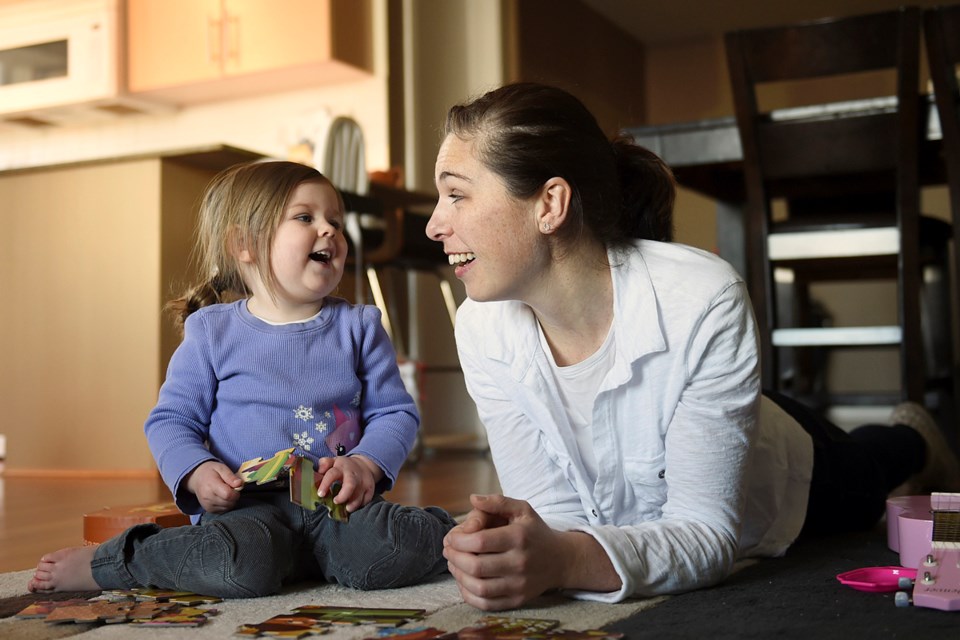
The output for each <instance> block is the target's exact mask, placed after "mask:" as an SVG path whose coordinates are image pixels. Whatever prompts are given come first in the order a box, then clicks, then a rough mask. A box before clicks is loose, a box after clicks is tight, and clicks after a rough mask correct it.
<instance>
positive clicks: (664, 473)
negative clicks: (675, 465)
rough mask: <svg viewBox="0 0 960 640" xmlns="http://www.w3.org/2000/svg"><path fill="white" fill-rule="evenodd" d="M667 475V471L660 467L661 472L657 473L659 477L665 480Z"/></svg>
mask: <svg viewBox="0 0 960 640" xmlns="http://www.w3.org/2000/svg"><path fill="white" fill-rule="evenodd" d="M665 475H667V472H666V471H665V470H663V469H660V473H658V474H657V477H658V478H660V479H661V480H663V476H665Z"/></svg>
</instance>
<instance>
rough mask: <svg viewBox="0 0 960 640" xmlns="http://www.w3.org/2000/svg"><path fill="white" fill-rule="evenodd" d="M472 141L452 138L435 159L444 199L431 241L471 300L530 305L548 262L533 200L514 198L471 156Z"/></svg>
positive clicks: (435, 212)
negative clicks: (440, 249) (537, 281)
mask: <svg viewBox="0 0 960 640" xmlns="http://www.w3.org/2000/svg"><path fill="white" fill-rule="evenodd" d="M473 148H474V142H473V141H472V140H462V139H460V138H458V137H457V136H455V135H452V134H450V135H448V136H447V137H446V139H445V140H444V141H443V144H442V145H441V146H440V151H439V153H438V154H437V165H436V172H435V178H436V184H437V190H438V192H439V194H440V199H439V201H438V202H437V206H436V208H435V209H434V210H433V215H431V216H430V220H429V222H428V223H427V229H426V231H427V236H428V237H429V238H430V239H432V240H436V241H438V242H442V243H443V250H444V252H445V253H446V254H447V256H448V258H449V260H450V264H451V265H454V266H455V267H456V269H455V271H456V275H457V277H458V278H459V279H460V280H461V281H462V282H463V284H464V287H465V288H466V293H467V295H468V296H469V297H470V298H471V299H473V300H477V301H489V300H521V301H527V300H529V299H530V296H531V295H533V293H534V292H535V289H536V284H535V281H536V280H537V276H538V274H540V273H541V271H542V267H543V265H544V264H545V262H546V261H547V260H548V254H547V252H546V249H545V248H544V245H545V243H543V242H540V238H541V235H540V233H539V231H538V229H537V221H536V210H535V204H534V202H535V200H534V199H531V200H530V201H524V200H518V199H516V198H514V197H513V196H511V195H510V194H509V193H508V192H507V189H506V186H505V185H504V183H503V181H502V180H501V179H500V177H499V176H497V175H496V174H495V173H493V172H492V171H490V170H489V169H487V168H486V167H485V166H484V165H483V164H482V163H481V162H480V161H479V160H478V159H477V158H476V155H475V154H474V152H473Z"/></svg>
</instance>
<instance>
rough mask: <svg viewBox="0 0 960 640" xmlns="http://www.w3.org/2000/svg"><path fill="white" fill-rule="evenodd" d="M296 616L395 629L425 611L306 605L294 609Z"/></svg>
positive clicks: (419, 618) (418, 616)
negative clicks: (385, 626)
mask: <svg viewBox="0 0 960 640" xmlns="http://www.w3.org/2000/svg"><path fill="white" fill-rule="evenodd" d="M294 611H295V612H296V613H297V614H300V615H303V616H309V617H310V618H313V619H315V620H322V621H324V622H329V623H333V624H376V625H387V626H392V627H397V626H400V625H402V624H405V623H407V622H409V621H411V620H421V619H422V618H423V616H424V614H425V613H426V609H377V608H366V607H329V606H321V605H306V606H303V607H297V608H296V609H294Z"/></svg>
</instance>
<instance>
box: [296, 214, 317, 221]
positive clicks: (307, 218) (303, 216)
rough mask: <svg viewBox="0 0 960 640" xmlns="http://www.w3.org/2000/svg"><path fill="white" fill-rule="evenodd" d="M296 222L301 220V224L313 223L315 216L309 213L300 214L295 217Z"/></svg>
mask: <svg viewBox="0 0 960 640" xmlns="http://www.w3.org/2000/svg"><path fill="white" fill-rule="evenodd" d="M293 219H294V220H299V221H300V222H306V223H310V222H313V216H311V215H310V214H309V213H300V214H298V215H296V216H294V217H293Z"/></svg>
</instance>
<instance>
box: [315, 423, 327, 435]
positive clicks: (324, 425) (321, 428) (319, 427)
mask: <svg viewBox="0 0 960 640" xmlns="http://www.w3.org/2000/svg"><path fill="white" fill-rule="evenodd" d="M313 426H314V427H315V428H316V429H317V431H319V432H320V433H326V432H327V422H326V421H325V420H321V421H320V422H318V423H317V424H315V425H313Z"/></svg>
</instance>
